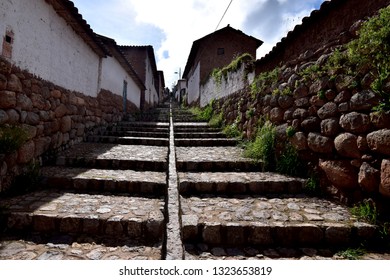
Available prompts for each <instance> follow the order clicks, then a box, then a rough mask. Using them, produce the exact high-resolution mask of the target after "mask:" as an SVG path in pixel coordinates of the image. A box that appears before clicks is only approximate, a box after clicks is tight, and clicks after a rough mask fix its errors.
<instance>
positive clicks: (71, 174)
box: [41, 166, 167, 197]
mask: <svg viewBox="0 0 390 280" xmlns="http://www.w3.org/2000/svg"><path fill="white" fill-rule="evenodd" d="M41 176H42V177H43V180H42V182H41V185H42V186H44V187H45V188H47V187H50V188H56V189H61V190H66V189H73V190H75V191H78V192H110V193H112V194H114V193H127V194H131V195H139V196H148V197H160V196H165V195H166V193H167V186H166V182H167V178H166V173H164V172H150V171H142V172H139V171H133V170H105V169H87V168H66V167H58V166H48V167H43V168H41Z"/></svg>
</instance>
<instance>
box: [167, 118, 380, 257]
mask: <svg viewBox="0 0 390 280" xmlns="http://www.w3.org/2000/svg"><path fill="white" fill-rule="evenodd" d="M176 120H177V122H176V123H175V125H174V131H175V142H176V157H177V169H178V177H179V178H178V181H179V193H180V204H181V214H182V216H181V220H182V229H181V232H182V239H183V242H184V244H185V258H186V259H221V258H222V259H248V258H249V259H258V258H260V259H261V258H264V257H278V258H280V257H302V256H308V255H312V256H313V255H316V256H317V257H318V256H320V257H329V256H333V254H334V252H336V251H337V249H340V248H343V247H345V246H353V245H356V242H361V241H363V240H369V239H371V238H373V236H374V234H375V227H374V226H371V225H368V224H365V223H359V222H357V221H356V219H355V218H354V217H352V216H351V214H350V213H349V211H348V209H347V208H345V207H343V206H341V205H338V204H335V203H332V202H330V201H327V200H321V199H318V198H313V197H307V196H305V195H304V194H303V188H304V184H305V180H302V179H299V178H292V177H287V176H283V175H280V174H275V173H263V172H258V171H259V170H261V167H260V166H256V164H254V163H253V162H252V161H250V160H248V159H247V158H243V157H242V150H241V149H240V148H238V147H236V146H234V145H235V141H234V139H224V138H223V134H221V132H219V131H217V130H215V129H213V128H210V127H209V126H208V124H207V123H199V122H191V119H190V118H189V117H188V116H187V117H186V118H184V119H182V121H183V122H180V121H181V119H180V118H176ZM183 132H184V133H183ZM184 135H185V136H184ZM184 137H185V139H186V142H184V143H183V142H181V140H182V139H183V138H184ZM227 141H231V142H229V144H227ZM230 143H231V145H230ZM308 248H310V249H308Z"/></svg>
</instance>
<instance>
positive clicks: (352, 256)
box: [337, 248, 366, 260]
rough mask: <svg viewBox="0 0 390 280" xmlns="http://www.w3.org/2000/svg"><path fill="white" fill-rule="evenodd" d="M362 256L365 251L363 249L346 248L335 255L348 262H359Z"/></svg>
mask: <svg viewBox="0 0 390 280" xmlns="http://www.w3.org/2000/svg"><path fill="white" fill-rule="evenodd" d="M364 254H366V250H365V249H363V248H348V249H346V250H344V251H341V252H339V253H338V254H337V255H339V256H341V257H343V258H344V259H348V260H359V259H360V258H361V257H362V256H363V255H364Z"/></svg>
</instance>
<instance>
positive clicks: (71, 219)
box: [0, 103, 384, 260]
mask: <svg viewBox="0 0 390 280" xmlns="http://www.w3.org/2000/svg"><path fill="white" fill-rule="evenodd" d="M260 170H261V167H260V166H259V164H256V163H255V162H253V161H252V160H250V159H247V158H244V157H243V156H242V149H241V148H240V147H239V146H237V141H236V139H228V138H226V137H225V135H224V134H223V133H222V132H221V131H220V130H219V129H216V128H212V127H210V126H209V125H208V124H207V123H204V122H197V121H195V119H194V116H193V115H192V114H191V113H190V112H189V111H187V110H184V109H181V108H180V107H178V106H177V105H176V104H173V103H172V104H170V103H165V104H163V105H161V106H160V107H159V108H156V109H153V110H151V111H148V112H145V113H142V114H140V115H139V116H137V118H136V119H132V120H129V121H122V122H120V123H118V124H117V125H115V126H110V127H108V128H107V129H102V130H100V131H99V133H98V134H96V135H94V136H90V137H89V138H88V141H87V142H84V143H80V144H77V145H75V146H74V147H72V148H71V149H69V150H67V151H64V152H63V153H62V154H60V155H58V156H57V158H56V160H55V162H53V165H52V166H45V167H43V168H42V181H41V183H40V185H39V189H38V190H35V191H33V192H31V193H28V194H24V195H22V196H19V197H14V198H9V199H6V200H3V201H2V205H4V206H3V207H2V217H3V219H2V220H3V222H4V223H5V225H6V227H7V231H6V233H5V236H3V238H2V239H1V240H0V259H14V260H18V259H45V260H47V259H55V260H61V259H91V260H101V259H111V260H116V259H121V260H126V259H136V260H147V259H155V260H158V259H192V260H195V259H203V260H208V259H270V258H272V259H274V258H291V259H337V258H340V257H339V256H337V254H336V253H337V252H338V251H339V250H340V249H343V248H345V247H346V246H354V245H356V244H359V243H360V242H361V241H363V240H367V239H368V240H369V239H371V238H373V237H374V235H375V231H376V228H375V227H374V226H372V225H369V224H366V223H361V222H357V221H356V220H355V219H354V218H353V217H352V215H351V214H350V212H349V210H348V208H346V207H345V206H341V205H338V204H335V203H333V202H330V201H327V200H323V199H318V198H315V197H310V196H306V195H304V194H303V190H302V189H303V186H304V184H305V180H303V179H298V178H292V177H286V176H284V175H279V174H274V173H264V172H260ZM381 257H382V258H383V257H384V256H381ZM368 258H375V256H371V257H370V256H368Z"/></svg>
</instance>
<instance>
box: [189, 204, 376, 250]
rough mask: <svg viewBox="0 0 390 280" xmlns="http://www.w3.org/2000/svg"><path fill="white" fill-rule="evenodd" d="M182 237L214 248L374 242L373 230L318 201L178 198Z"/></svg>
mask: <svg viewBox="0 0 390 280" xmlns="http://www.w3.org/2000/svg"><path fill="white" fill-rule="evenodd" d="M181 211H182V236H183V241H184V242H187V243H204V244H207V245H212V246H235V247H240V246H260V247H278V246H282V247H309V248H310V247H332V246H349V245H352V244H360V243H361V242H365V241H370V240H371V241H372V240H373V239H374V238H375V234H376V227H375V226H373V225H370V224H367V223H362V222H357V221H356V219H355V218H354V217H353V216H352V215H351V214H350V212H349V210H348V208H346V207H345V206H341V205H338V204H335V203H332V202H330V201H328V200H321V199H316V198H285V199H280V198H274V199H267V198H264V197H245V198H242V197H237V198H218V197H189V198H184V197H181Z"/></svg>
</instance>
